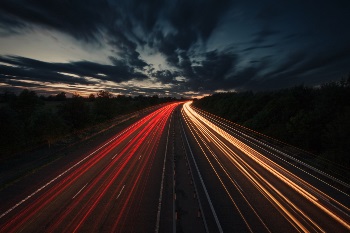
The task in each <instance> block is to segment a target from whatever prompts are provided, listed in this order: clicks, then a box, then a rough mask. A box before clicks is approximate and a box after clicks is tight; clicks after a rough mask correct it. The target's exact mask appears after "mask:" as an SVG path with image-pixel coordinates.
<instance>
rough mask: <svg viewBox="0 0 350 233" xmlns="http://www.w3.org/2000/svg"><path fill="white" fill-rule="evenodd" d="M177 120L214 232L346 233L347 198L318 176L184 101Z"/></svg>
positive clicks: (349, 221)
mask: <svg viewBox="0 0 350 233" xmlns="http://www.w3.org/2000/svg"><path fill="white" fill-rule="evenodd" d="M182 117H183V119H184V125H185V127H184V129H183V131H184V134H186V135H187V138H188V141H189V143H188V147H191V148H192V149H191V150H192V151H194V152H193V155H194V160H195V161H196V163H197V164H198V167H199V170H200V171H201V173H202V175H203V180H204V183H205V186H206V189H207V190H208V196H209V197H210V199H211V202H212V204H213V206H214V211H215V213H216V215H217V218H218V220H219V221H218V224H217V229H216V231H217V232H220V231H223V232H349V231H350V225H349V224H350V215H349V214H350V209H349V207H350V197H349V194H348V193H346V192H344V191H342V190H340V189H338V188H336V187H334V186H333V185H332V184H328V183H327V182H325V181H323V177H322V174H320V175H319V176H315V175H312V174H310V173H308V172H307V170H303V168H300V167H302V166H296V165H295V164H293V163H290V162H288V161H286V160H284V159H283V158H284V156H281V155H279V154H278V150H276V149H274V148H273V147H271V146H270V145H265V144H264V143H259V142H257V141H255V140H254V139H253V138H249V135H246V134H245V133H243V132H239V131H238V130H237V129H235V128H233V127H230V125H229V124H228V123H227V122H225V121H224V120H222V119H220V118H218V117H215V116H213V115H211V114H208V113H206V112H203V111H200V110H198V109H197V110H196V109H194V108H192V107H191V105H190V102H188V103H186V104H185V105H184V108H183V109H182ZM344 185H346V184H344ZM347 190H349V189H347ZM209 214H211V213H209Z"/></svg>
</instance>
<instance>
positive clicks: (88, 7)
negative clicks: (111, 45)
mask: <svg viewBox="0 0 350 233" xmlns="http://www.w3.org/2000/svg"><path fill="white" fill-rule="evenodd" d="M0 12H1V14H2V15H4V16H6V17H7V18H9V17H11V18H13V20H12V21H7V22H6V21H2V23H7V24H8V28H11V27H12V26H18V24H19V22H25V23H26V24H27V25H29V24H32V25H39V26H42V27H47V28H53V29H56V30H59V31H61V32H65V33H67V34H70V35H72V36H74V37H75V38H77V39H83V40H87V41H90V40H94V41H98V38H97V33H98V32H99V30H100V29H101V28H102V27H104V24H105V23H107V22H110V20H111V18H112V17H113V14H112V12H111V10H110V8H109V5H108V3H107V1H105V0H100V1H94V0H72V1H69V0H62V1H46V0H33V1H25V0H3V1H1V3H0Z"/></svg>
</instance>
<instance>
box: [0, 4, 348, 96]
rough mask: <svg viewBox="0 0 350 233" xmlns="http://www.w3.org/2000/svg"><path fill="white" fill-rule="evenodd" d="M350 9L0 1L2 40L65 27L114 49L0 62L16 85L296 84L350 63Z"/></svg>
mask: <svg viewBox="0 0 350 233" xmlns="http://www.w3.org/2000/svg"><path fill="white" fill-rule="evenodd" d="M286 4H287V5H286ZM347 7H348V4H345V5H337V4H335V3H334V4H333V3H326V2H322V3H320V7H318V8H317V9H316V10H315V8H314V6H313V4H312V3H303V2H298V3H294V2H293V1H286V3H285V2H283V4H282V3H281V4H279V3H275V2H274V1H267V3H261V1H255V2H254V1H253V2H251V1H242V0H238V1H232V0H222V1H217V0H191V1H189V0H177V1H172V0H152V1H144V0H118V1H117V0H60V1H47V0H32V1H25V0H2V1H0V36H1V37H5V36H9V35H12V34H16V35H20V34H21V33H23V34H25V33H26V32H28V31H31V30H33V31H35V32H40V31H41V30H42V31H45V32H47V33H50V31H59V32H61V33H63V34H65V35H69V36H70V37H72V38H75V39H76V41H74V43H76V42H77V43H81V44H82V47H84V46H91V45H92V44H93V46H95V47H94V48H96V47H98V46H101V47H103V48H104V49H105V50H104V51H112V52H111V53H108V54H107V53H106V54H105V57H107V59H104V60H103V61H105V62H106V64H99V63H96V62H92V61H88V60H82V59H81V60H78V61H71V62H67V63H52V62H45V61H39V60H35V59H31V58H29V56H28V57H26V56H24V55H23V56H16V54H14V55H12V56H4V55H3V56H0V62H3V63H7V64H12V65H14V67H11V66H4V65H2V66H1V70H0V75H1V80H7V83H12V85H15V82H16V80H17V82H22V81H20V80H26V81H30V80H33V81H37V82H39V81H42V82H51V83H66V84H72V85H78V84H86V85H89V84H90V85H92V84H93V85H103V83H105V82H109V81H112V82H114V83H117V84H118V83H122V82H126V81H130V80H137V81H145V80H148V81H149V82H148V83H151V84H152V83H153V84H154V83H161V84H162V85H166V84H168V85H169V87H168V88H169V90H170V89H171V88H172V89H171V90H172V91H173V92H174V93H179V92H180V91H185V92H186V93H190V92H191V91H192V92H193V93H197V92H199V91H200V92H206V93H207V92H209V91H215V90H218V89H220V90H230V89H233V88H238V89H239V88H241V89H261V88H275V87H280V86H281V87H282V86H283V85H291V84H299V83H300V82H308V80H311V79H313V80H316V79H317V78H316V76H317V75H320V76H322V77H326V76H327V75H328V76H330V75H333V74H334V73H335V72H336V71H346V69H348V68H346V67H348V66H347V64H349V58H348V56H347V55H348V54H350V50H349V46H347V45H346V44H347V42H348V41H349V39H350V33H349V30H348V28H349V22H350V21H349V20H348V19H349V18H348V16H347V15H346V14H345V13H346V9H348V8H347ZM338 8H339V9H338ZM300 9H303V10H302V11H301V10H300ZM337 13H338V14H337ZM230 14H231V15H230ZM225 20H226V21H225ZM224 29H225V30H224ZM58 37H59V36H58ZM59 39H60V38H58V40H57V41H59ZM96 45H97V46H96ZM87 51H89V50H87ZM93 51H95V50H93ZM147 53H153V54H160V55H159V57H162V61H160V62H159V63H158V64H160V63H162V67H158V69H157V66H156V65H153V64H151V63H150V61H149V60H147ZM53 56H54V55H53ZM91 56H94V54H91ZM164 58H165V61H166V63H167V64H164V62H163V59H164ZM153 61H155V62H157V59H155V58H153ZM348 71H349V70H347V72H348ZM68 74H72V75H75V76H71V75H68ZM101 74H102V75H101ZM9 77H11V78H9ZM85 77H92V78H93V79H88V78H85ZM334 78H337V77H334ZM27 83H29V82H27ZM17 84H18V83H17ZM151 84H150V85H151ZM28 85H29V84H28ZM116 88H117V87H116ZM156 89H157V88H156ZM145 90H146V91H147V90H149V91H151V90H152V93H153V91H154V90H155V89H152V87H151V86H150V87H149V88H148V89H145ZM157 90H158V91H160V90H159V89H157ZM135 91H137V90H136V89H135Z"/></svg>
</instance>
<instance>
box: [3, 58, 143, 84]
mask: <svg viewBox="0 0 350 233" xmlns="http://www.w3.org/2000/svg"><path fill="white" fill-rule="evenodd" d="M0 62H3V63H6V64H10V65H12V66H6V65H2V66H1V70H0V74H2V75H6V77H12V78H14V79H25V80H35V81H42V82H52V83H65V84H93V82H91V81H88V80H87V79H85V77H93V78H95V79H96V80H101V81H113V82H116V83H120V82H125V81H129V80H133V79H138V80H143V79H146V78H147V76H146V75H145V74H143V73H140V72H137V71H135V69H134V68H133V67H130V66H128V65H127V64H126V63H125V62H123V61H122V60H117V59H114V63H115V64H114V65H102V64H98V63H93V62H89V61H77V62H70V63H49V62H43V61H38V60H34V59H30V58H24V57H16V56H5V57H4V56H0ZM64 73H66V74H64ZM67 74H72V75H67ZM101 74H103V75H101Z"/></svg>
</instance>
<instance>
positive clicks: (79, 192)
mask: <svg viewBox="0 0 350 233" xmlns="http://www.w3.org/2000/svg"><path fill="white" fill-rule="evenodd" d="M86 185H88V183H86ZM86 185H84V187H82V188H81V189H80V190H79V192H77V194H75V195H74V197H73V198H72V199H74V198H75V197H76V196H78V194H79V193H80V192H81V191H82V190H83V189H84V188H85V187H86Z"/></svg>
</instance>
